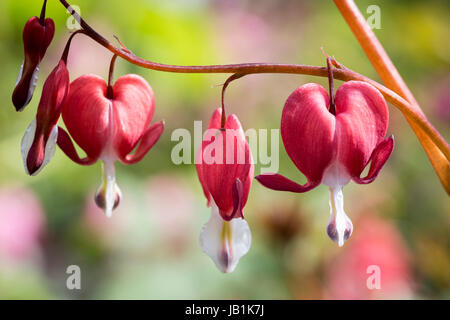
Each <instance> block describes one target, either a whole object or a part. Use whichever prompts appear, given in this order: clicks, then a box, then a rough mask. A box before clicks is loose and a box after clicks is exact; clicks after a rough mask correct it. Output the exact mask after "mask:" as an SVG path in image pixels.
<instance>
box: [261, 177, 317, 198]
mask: <svg viewBox="0 0 450 320" xmlns="http://www.w3.org/2000/svg"><path fill="white" fill-rule="evenodd" d="M255 179H256V180H258V182H259V183H261V184H262V185H263V186H265V187H266V188H269V189H272V190H277V191H290V192H296V193H303V192H307V191H309V190H312V189H314V188H315V187H317V186H318V185H319V183H317V182H311V181H308V182H307V183H306V184H304V185H300V184H298V183H297V182H294V181H292V180H290V179H288V178H286V177H284V176H282V175H281V174H278V173H263V174H260V175H258V176H256V178H255Z"/></svg>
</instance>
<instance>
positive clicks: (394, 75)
mask: <svg viewBox="0 0 450 320" xmlns="http://www.w3.org/2000/svg"><path fill="white" fill-rule="evenodd" d="M334 2H335V4H336V6H337V8H338V9H339V11H340V12H341V14H342V16H343V17H344V19H345V21H346V22H347V24H348V25H349V27H350V29H351V30H352V32H353V34H354V35H355V37H356V39H357V40H358V41H359V44H360V45H361V47H362V48H363V50H364V52H365V53H366V55H367V57H368V58H369V60H370V62H371V63H372V65H373V67H374V68H375V70H376V71H377V73H378V75H379V76H380V78H381V79H382V80H383V82H384V83H385V84H386V86H387V87H388V88H389V89H391V90H393V91H394V92H396V93H398V94H399V95H400V96H401V97H402V98H404V99H406V100H407V101H408V102H409V103H408V108H403V109H400V110H401V111H402V113H403V115H404V116H405V118H406V120H407V121H408V123H409V125H410V126H411V128H412V130H413V131H414V133H415V134H416V136H417V138H418V139H419V141H420V143H421V144H422V147H423V148H424V150H425V152H426V154H427V156H428V158H429V160H430V162H431V164H432V165H433V168H434V170H435V171H436V173H437V175H438V177H439V179H440V181H441V183H442V185H443V187H444V189H445V190H446V191H447V194H449V195H450V158H449V150H450V148H449V145H448V143H447V142H446V141H445V140H444V139H443V138H442V137H441V136H440V135H439V133H438V132H437V131H436V130H435V129H434V128H433V130H431V131H432V132H431V131H429V130H427V129H425V128H424V127H423V126H422V125H421V124H419V123H418V121H417V118H418V117H420V118H423V119H426V117H425V114H424V113H423V111H422V109H421V108H420V106H419V104H418V103H417V101H416V99H415V98H414V96H413V94H412V93H411V91H410V90H409V88H408V86H407V85H406V83H405V82H404V80H403V78H402V77H401V75H400V73H399V72H398V71H397V69H396V68H395V66H394V64H393V63H392V61H391V59H390V58H389V55H388V54H387V53H386V51H385V50H384V48H383V46H382V45H381V43H380V41H379V40H378V39H377V37H376V35H375V33H374V32H373V31H372V29H371V28H370V26H369V25H368V24H367V22H366V20H365V19H364V16H363V15H362V14H361V12H360V11H359V9H358V7H357V6H356V4H355V3H354V1H353V0H334ZM427 122H428V121H427ZM427 126H428V127H429V128H431V124H429V123H428V125H427Z"/></svg>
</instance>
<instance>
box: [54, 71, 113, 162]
mask: <svg viewBox="0 0 450 320" xmlns="http://www.w3.org/2000/svg"><path fill="white" fill-rule="evenodd" d="M111 106H112V102H111V101H110V100H109V99H107V98H106V83H105V81H104V80H103V79H102V78H100V77H99V76H97V75H92V74H90V75H83V76H81V77H79V78H78V79H76V80H75V81H73V82H72V83H71V85H70V92H69V95H68V96H67V98H66V102H65V104H64V106H63V110H62V117H63V120H64V123H65V124H66V127H67V130H68V131H69V133H70V135H71V136H72V138H73V139H74V140H75V142H76V143H77V144H78V145H79V146H80V147H81V148H82V149H83V151H84V152H86V154H87V155H88V157H89V158H91V159H98V158H99V157H100V155H101V153H102V151H103V148H104V147H105V145H106V143H107V142H108V138H109V137H110V136H111V133H110V116H111Z"/></svg>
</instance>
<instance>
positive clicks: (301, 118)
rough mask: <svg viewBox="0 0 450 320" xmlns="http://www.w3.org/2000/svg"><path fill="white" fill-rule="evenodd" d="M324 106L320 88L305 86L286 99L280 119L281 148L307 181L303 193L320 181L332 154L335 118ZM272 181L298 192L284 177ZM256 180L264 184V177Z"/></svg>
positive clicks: (323, 93) (324, 99)
mask: <svg viewBox="0 0 450 320" xmlns="http://www.w3.org/2000/svg"><path fill="white" fill-rule="evenodd" d="M328 104H329V98H328V94H327V92H326V90H325V89H324V88H323V87H322V86H320V85H318V84H315V83H309V84H305V85H303V86H301V87H300V88H298V89H297V90H295V91H294V92H293V93H292V94H291V95H290V96H289V98H288V99H287V101H286V104H285V106H284V108H283V113H282V116H281V137H282V139H283V144H284V147H285V149H286V152H287V154H288V155H289V157H290V158H291V160H292V162H294V164H295V165H296V167H297V168H298V169H299V170H300V171H301V172H302V173H303V174H304V175H305V176H306V177H307V178H308V183H307V185H306V186H304V187H303V188H309V189H307V190H310V188H312V187H311V186H316V185H318V184H319V183H320V182H321V180H322V175H323V172H324V170H325V169H326V168H327V167H328V166H329V165H330V163H331V161H332V158H333V155H334V154H333V152H334V134H335V117H334V116H333V115H332V114H331V113H330V112H329V111H328ZM273 178H274V177H272V179H273ZM276 179H277V181H278V182H280V183H281V182H282V184H287V185H288V186H289V187H288V189H292V190H302V188H301V186H300V185H293V182H292V181H290V180H288V179H286V178H284V177H283V179H281V178H280V177H277V178H276ZM259 180H260V181H262V180H264V181H266V182H268V179H266V177H264V178H260V179H259ZM288 181H289V182H288ZM278 182H277V183H278ZM280 186H281V185H280ZM299 187H300V188H299ZM307 190H306V191H307ZM289 191H290V190H289ZM294 192H304V191H294Z"/></svg>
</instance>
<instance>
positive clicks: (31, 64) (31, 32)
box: [12, 1, 55, 111]
mask: <svg viewBox="0 0 450 320" xmlns="http://www.w3.org/2000/svg"><path fill="white" fill-rule="evenodd" d="M46 2H47V1H44V5H43V7H42V13H41V17H40V18H38V17H31V18H30V19H29V20H28V21H27V23H26V24H25V28H24V29H23V45H24V51H25V58H24V60H23V62H22V65H21V67H20V71H19V75H18V77H17V81H16V85H15V88H14V91H13V94H12V102H13V104H14V106H15V108H16V110H17V111H22V110H23V108H24V107H25V106H26V105H27V104H28V103H29V102H30V100H31V98H32V96H33V93H34V89H35V88H36V82H37V79H38V75H39V66H40V63H41V60H42V58H43V57H44V55H45V52H46V51H47V48H48V46H49V45H50V42H51V41H52V39H53V35H54V34H55V23H54V22H53V20H52V19H50V18H47V19H45V7H46Z"/></svg>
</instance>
